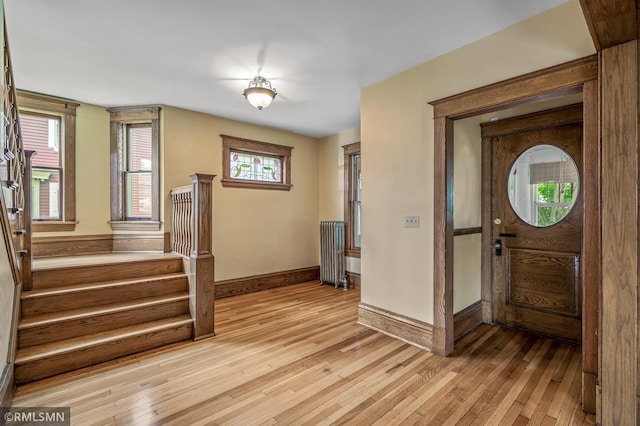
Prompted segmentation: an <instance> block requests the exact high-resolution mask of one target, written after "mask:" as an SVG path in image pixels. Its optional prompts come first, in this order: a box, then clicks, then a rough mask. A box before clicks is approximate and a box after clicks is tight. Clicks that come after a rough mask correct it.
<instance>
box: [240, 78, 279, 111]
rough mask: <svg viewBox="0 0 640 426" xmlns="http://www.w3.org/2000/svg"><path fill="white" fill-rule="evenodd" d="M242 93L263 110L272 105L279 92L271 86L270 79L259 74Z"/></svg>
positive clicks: (252, 103)
mask: <svg viewBox="0 0 640 426" xmlns="http://www.w3.org/2000/svg"><path fill="white" fill-rule="evenodd" d="M242 94H243V95H244V97H245V98H247V101H249V103H250V104H251V105H253V106H254V107H256V108H258V109H259V110H262V108H266V107H268V106H269V105H271V102H273V100H274V99H275V98H276V95H277V94H278V93H277V92H276V89H275V88H272V87H271V83H270V82H269V80H267V79H266V78H264V77H261V76H259V75H257V76H255V77H254V78H253V80H251V82H250V83H249V87H247V88H246V89H244V92H242Z"/></svg>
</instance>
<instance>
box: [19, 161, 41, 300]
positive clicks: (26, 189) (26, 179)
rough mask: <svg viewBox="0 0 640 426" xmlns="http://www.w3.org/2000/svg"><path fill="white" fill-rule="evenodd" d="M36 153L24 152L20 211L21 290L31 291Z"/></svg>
mask: <svg viewBox="0 0 640 426" xmlns="http://www.w3.org/2000/svg"><path fill="white" fill-rule="evenodd" d="M36 154H37V153H36V151H29V150H25V152H24V156H25V166H24V176H23V178H22V185H23V189H22V190H23V194H24V206H23V210H22V221H23V226H24V235H23V239H22V248H23V249H24V250H25V251H24V254H23V255H22V268H21V270H22V289H23V290H31V288H32V287H33V274H32V271H31V263H32V254H31V232H32V231H31V176H32V173H31V162H32V161H33V157H34V156H35V155H36Z"/></svg>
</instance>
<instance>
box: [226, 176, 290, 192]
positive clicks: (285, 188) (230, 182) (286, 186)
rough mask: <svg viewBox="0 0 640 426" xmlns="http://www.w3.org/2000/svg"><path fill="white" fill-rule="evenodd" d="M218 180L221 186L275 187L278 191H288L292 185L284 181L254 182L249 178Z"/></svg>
mask: <svg viewBox="0 0 640 426" xmlns="http://www.w3.org/2000/svg"><path fill="white" fill-rule="evenodd" d="M220 182H221V183H222V186H224V187H227V188H250V189H275V190H279V191H289V190H291V187H292V186H293V185H289V184H286V183H270V182H256V181H250V180H232V179H222V180H221V181H220Z"/></svg>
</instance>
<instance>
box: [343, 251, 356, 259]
mask: <svg viewBox="0 0 640 426" xmlns="http://www.w3.org/2000/svg"><path fill="white" fill-rule="evenodd" d="M344 254H345V256H347V257H357V258H358V259H360V249H358V250H353V249H351V250H349V249H347V250H345V252H344Z"/></svg>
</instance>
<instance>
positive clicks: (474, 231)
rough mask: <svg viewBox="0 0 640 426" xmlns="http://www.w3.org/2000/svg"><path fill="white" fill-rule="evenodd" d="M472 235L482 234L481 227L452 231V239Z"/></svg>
mask: <svg viewBox="0 0 640 426" xmlns="http://www.w3.org/2000/svg"><path fill="white" fill-rule="evenodd" d="M473 234H482V226H476V227H475V228H458V229H454V230H453V236H454V237H458V236H460V235H473Z"/></svg>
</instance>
